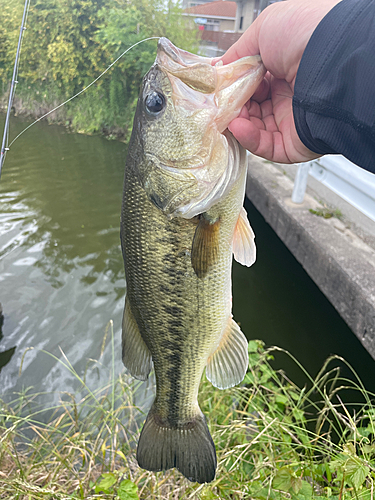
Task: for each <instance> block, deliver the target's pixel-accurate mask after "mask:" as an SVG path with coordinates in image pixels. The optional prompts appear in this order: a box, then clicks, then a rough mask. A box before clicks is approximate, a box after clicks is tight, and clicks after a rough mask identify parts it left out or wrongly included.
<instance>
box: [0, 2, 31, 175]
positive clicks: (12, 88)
mask: <svg viewBox="0 0 375 500" xmlns="http://www.w3.org/2000/svg"><path fill="white" fill-rule="evenodd" d="M29 1H30V0H25V6H24V9H23V16H22V23H21V28H20V36H19V38H18V46H17V53H16V60H15V61H14V68H13V76H12V82H11V84H10V92H9V101H8V109H7V114H6V118H5V125H4V134H3V142H2V144H1V153H0V177H1V169H2V167H3V164H4V161H5V156H6V153H7V151H9V148H8V147H6V144H7V141H8V135H9V118H10V112H11V109H12V105H13V99H14V94H15V92H16V85H17V83H18V82H17V80H16V78H17V73H18V62H19V57H20V52H21V44H22V37H23V33H24V31H25V30H26V27H25V23H26V17H27V11H28V6H29Z"/></svg>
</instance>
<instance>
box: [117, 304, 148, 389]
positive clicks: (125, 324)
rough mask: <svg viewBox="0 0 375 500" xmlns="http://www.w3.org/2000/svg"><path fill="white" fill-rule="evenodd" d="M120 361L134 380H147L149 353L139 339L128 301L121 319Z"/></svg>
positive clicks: (142, 341)
mask: <svg viewBox="0 0 375 500" xmlns="http://www.w3.org/2000/svg"><path fill="white" fill-rule="evenodd" d="M122 361H123V363H124V365H125V366H126V368H127V369H128V370H129V371H130V373H131V375H132V376H133V377H134V378H136V379H138V380H147V377H148V375H149V373H150V371H151V368H152V358H151V353H150V351H149V349H148V347H147V346H146V344H145V342H144V340H143V339H142V337H141V334H140V332H139V328H138V325H137V322H136V321H135V319H134V316H133V313H132V311H131V309H130V304H129V301H128V299H125V309H124V316H123V319H122Z"/></svg>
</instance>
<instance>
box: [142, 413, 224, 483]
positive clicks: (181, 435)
mask: <svg viewBox="0 0 375 500" xmlns="http://www.w3.org/2000/svg"><path fill="white" fill-rule="evenodd" d="M137 460H138V464H139V466H140V467H142V469H146V470H150V471H155V472H156V471H161V470H167V469H171V468H172V467H176V468H177V469H178V470H179V471H180V472H181V473H182V474H183V475H184V476H185V477H186V478H187V479H189V481H193V482H195V481H196V482H198V483H209V482H210V481H212V480H213V479H214V477H215V472H216V451H215V445H214V442H213V441H212V438H211V434H210V431H209V430H208V427H207V424H206V420H205V418H204V415H203V414H202V413H201V414H199V415H197V416H196V417H195V418H194V420H192V421H190V422H189V423H187V424H185V425H184V426H182V427H177V428H176V427H175V428H172V427H170V426H167V425H166V424H165V423H163V422H162V419H161V418H160V417H159V416H158V415H157V413H156V412H153V411H152V409H151V410H150V413H149V414H148V416H147V419H146V422H145V424H144V426H143V429H142V432H141V436H140V438H139V443H138V449H137Z"/></svg>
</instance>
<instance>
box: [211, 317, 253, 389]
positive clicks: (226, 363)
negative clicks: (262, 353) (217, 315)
mask: <svg viewBox="0 0 375 500" xmlns="http://www.w3.org/2000/svg"><path fill="white" fill-rule="evenodd" d="M248 364H249V355H248V352H247V339H246V337H245V335H244V334H243V333H242V331H241V329H240V327H239V326H238V325H237V323H236V322H235V321H234V320H233V319H232V318H230V320H229V323H228V326H227V329H226V331H225V332H224V335H223V338H222V339H221V342H220V344H219V347H218V348H217V349H216V351H215V352H214V353H213V354H212V355H211V356H210V357H209V358H208V361H207V366H206V377H207V378H208V380H209V381H210V382H211V384H212V385H214V386H215V387H217V388H218V389H228V388H229V387H233V386H235V385H237V384H239V383H240V382H241V381H242V380H243V378H244V377H245V374H246V370H247V367H248Z"/></svg>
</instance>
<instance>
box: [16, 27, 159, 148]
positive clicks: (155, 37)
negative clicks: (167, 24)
mask: <svg viewBox="0 0 375 500" xmlns="http://www.w3.org/2000/svg"><path fill="white" fill-rule="evenodd" d="M159 38H160V37H158V36H151V37H149V38H144V39H143V40H140V41H139V42H136V43H135V44H134V45H132V46H131V47H129V48H128V49H126V50H125V52H123V53H122V54H121V55H120V56H118V58H117V59H116V60H115V61H113V63H111V64H110V65H109V66H108V68H107V69H106V70H104V71H103V73H101V74H100V75H99V76H98V77H97V78H95V80H93V81H92V82H91V83H90V84H89V85H87V87H85V88H84V89H82V90H80V91H79V92H78V93H77V94H75V95H74V96H73V97H70V98H69V99H68V100H67V101H65V102H63V103H61V104H59V105H58V106H56V108H53V109H51V111H48V113H46V114H45V115H43V116H41V117H40V118H38V119H37V120H35V122H33V123H31V124H30V125H29V126H28V127H26V128H25V129H24V130H22V132H20V133H19V134H18V135H17V137H15V138H14V139H13V141H12V142H11V143H10V144H9V147H8V149H9V148H10V147H11V146H12V144H14V142H15V141H16V140H17V139H18V138H19V137H21V135H22V134H24V133H25V132H26V130H29V128H30V127H32V126H33V125H35V124H36V123H38V122H39V121H40V120H42V119H43V118H45V117H46V116H48V115H50V114H51V113H53V112H54V111H56V110H57V109H59V108H61V107H62V106H64V105H65V104H67V103H68V102H70V101H72V100H73V99H75V98H76V97H78V96H79V95H81V94H82V93H83V92H85V91H86V90H87V89H89V88H90V87H91V86H92V85H94V83H96V82H97V81H98V80H99V79H100V78H101V77H102V76H103V75H105V74H106V73H107V71H109V70H110V69H111V68H112V66H114V65H115V64H116V63H117V61H118V60H119V59H121V57H123V56H124V55H125V54H126V53H128V52H129V50H131V49H133V48H134V47H136V46H137V45H139V44H140V43H143V42H147V41H148V40H159Z"/></svg>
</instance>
